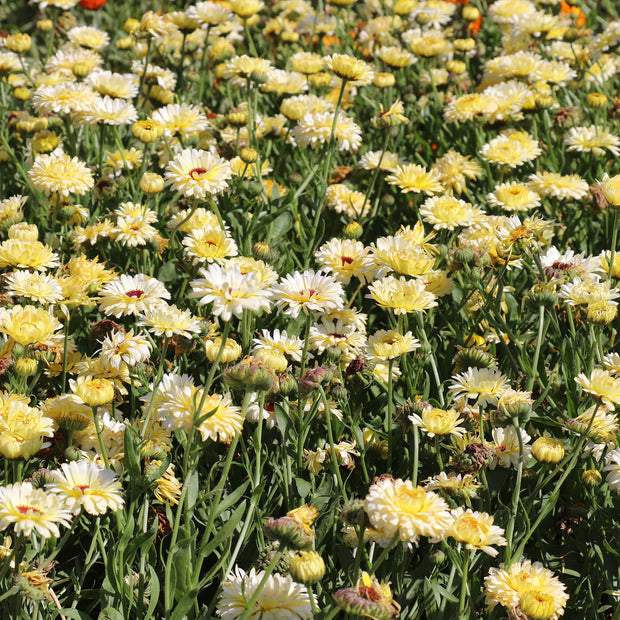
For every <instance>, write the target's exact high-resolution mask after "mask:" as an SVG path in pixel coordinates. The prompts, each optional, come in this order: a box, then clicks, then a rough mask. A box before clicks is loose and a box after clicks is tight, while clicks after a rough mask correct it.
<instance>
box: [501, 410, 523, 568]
mask: <svg viewBox="0 0 620 620" xmlns="http://www.w3.org/2000/svg"><path fill="white" fill-rule="evenodd" d="M512 425H513V428H514V429H515V432H516V433H517V439H518V440H519V463H518V465H517V481H516V483H515V486H514V489H513V491H512V506H511V510H510V521H508V526H507V527H506V555H505V558H504V563H505V564H506V567H510V560H511V558H512V542H513V536H514V531H515V523H516V521H517V513H518V511H519V496H520V495H521V481H522V480H523V461H524V450H523V437H522V436H521V429H520V428H519V420H518V419H515V418H513V420H512Z"/></svg>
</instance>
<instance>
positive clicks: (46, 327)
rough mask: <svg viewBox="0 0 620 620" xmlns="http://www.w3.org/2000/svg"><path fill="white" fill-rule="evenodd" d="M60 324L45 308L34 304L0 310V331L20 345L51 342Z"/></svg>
mask: <svg viewBox="0 0 620 620" xmlns="http://www.w3.org/2000/svg"><path fill="white" fill-rule="evenodd" d="M61 327H62V325H61V324H60V323H59V322H58V320H57V319H56V318H55V317H54V316H53V315H52V314H50V312H48V311H47V310H43V309H42V308H36V307H35V306H14V307H13V308H11V309H10V310H2V311H0V332H2V333H4V334H7V336H9V338H11V340H13V341H14V342H16V343H17V344H21V345H22V346H28V345H32V344H48V345H49V344H52V342H51V339H52V338H53V336H54V334H55V333H56V332H57V331H58V330H59V329H61Z"/></svg>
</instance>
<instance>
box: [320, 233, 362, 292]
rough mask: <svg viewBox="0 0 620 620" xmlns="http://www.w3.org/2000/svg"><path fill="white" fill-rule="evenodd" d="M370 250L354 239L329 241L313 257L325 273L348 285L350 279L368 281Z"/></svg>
mask: <svg viewBox="0 0 620 620" xmlns="http://www.w3.org/2000/svg"><path fill="white" fill-rule="evenodd" d="M369 252H370V250H369V249H368V248H367V247H365V246H364V244H363V243H362V242H361V241H355V240H354V239H336V238H334V239H331V240H330V241H328V242H326V243H324V244H323V245H322V246H321V247H320V248H319V249H318V250H317V251H316V252H315V254H314V257H315V259H316V261H317V263H319V265H321V267H322V268H324V269H325V270H326V271H328V272H329V273H331V274H332V275H333V276H334V277H335V278H336V280H338V281H339V282H342V284H348V283H349V282H350V281H351V278H352V277H355V278H358V279H359V280H360V281H361V282H366V281H367V279H370V276H371V274H372V272H373V271H374V269H373V267H372V262H371V260H370V257H369V256H368V255H369Z"/></svg>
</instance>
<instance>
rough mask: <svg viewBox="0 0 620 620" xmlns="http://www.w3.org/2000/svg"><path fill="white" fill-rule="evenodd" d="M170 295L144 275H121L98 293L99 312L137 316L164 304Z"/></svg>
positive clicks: (153, 280) (163, 287)
mask: <svg viewBox="0 0 620 620" xmlns="http://www.w3.org/2000/svg"><path fill="white" fill-rule="evenodd" d="M165 299H170V293H169V292H168V291H167V290H166V287H165V286H164V285H163V283H162V282H160V281H159V280H157V279H156V278H152V277H150V276H147V275H145V274H142V273H139V274H137V275H135V276H128V275H125V274H123V275H121V276H119V277H118V278H115V279H114V280H112V281H111V282H109V283H108V284H106V285H105V286H104V287H103V288H102V289H101V293H100V303H99V310H100V311H101V312H104V313H105V314H108V315H110V314H111V315H113V316H115V317H117V318H118V317H121V316H126V315H130V314H133V315H137V314H140V313H141V312H143V311H144V310H146V309H147V308H151V307H153V306H155V305H161V304H164V303H165V301H164V300H165Z"/></svg>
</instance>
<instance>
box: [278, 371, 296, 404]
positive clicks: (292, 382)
mask: <svg viewBox="0 0 620 620" xmlns="http://www.w3.org/2000/svg"><path fill="white" fill-rule="evenodd" d="M279 384H280V387H279V389H278V393H279V394H280V395H281V396H283V397H284V398H288V397H289V396H293V395H296V394H297V390H298V384H297V379H295V377H293V376H292V375H289V374H288V373H284V374H283V375H280V378H279Z"/></svg>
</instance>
